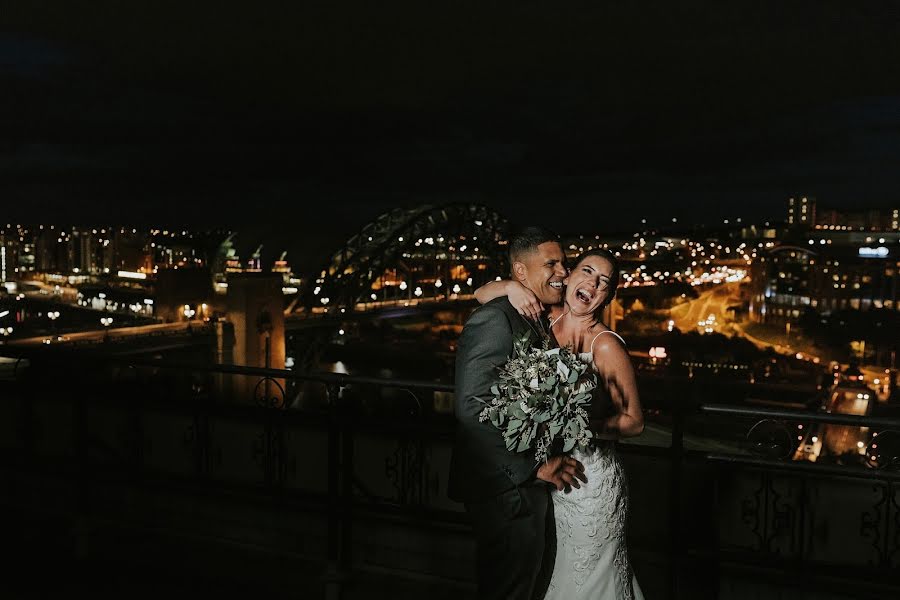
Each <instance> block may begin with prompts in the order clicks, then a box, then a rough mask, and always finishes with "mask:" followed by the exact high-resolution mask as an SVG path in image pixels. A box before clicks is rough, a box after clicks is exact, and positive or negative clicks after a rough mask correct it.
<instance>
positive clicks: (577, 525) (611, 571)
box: [475, 249, 644, 600]
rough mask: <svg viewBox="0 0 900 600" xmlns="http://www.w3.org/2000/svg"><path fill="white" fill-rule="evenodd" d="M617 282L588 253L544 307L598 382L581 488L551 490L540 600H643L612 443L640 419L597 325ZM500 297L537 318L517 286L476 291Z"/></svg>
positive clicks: (624, 363)
mask: <svg viewBox="0 0 900 600" xmlns="http://www.w3.org/2000/svg"><path fill="white" fill-rule="evenodd" d="M618 283H619V268H618V264H617V262H616V259H615V257H614V256H613V255H612V254H611V253H609V252H607V251H605V250H600V249H598V250H589V251H587V252H585V253H584V254H582V255H581V256H580V257H579V258H578V262H577V263H576V265H575V268H574V269H573V270H572V271H571V272H570V273H569V276H568V277H567V278H566V280H565V281H564V284H565V285H566V293H565V299H564V303H563V304H562V305H555V306H550V307H549V308H550V314H549V316H550V327H551V331H552V333H553V335H554V337H555V338H556V340H557V342H558V343H559V345H560V346H568V347H570V348H571V349H572V350H573V351H575V352H578V356H579V358H580V359H581V360H583V361H585V362H587V363H590V364H591V366H592V367H593V369H594V372H596V373H597V375H598V379H599V385H598V387H597V391H595V393H594V398H593V401H592V419H591V428H592V429H593V432H594V440H595V441H594V444H593V447H592V450H591V451H590V452H588V453H587V454H584V453H581V452H578V451H576V452H575V454H573V457H574V458H576V459H578V460H580V461H581V462H582V463H583V464H584V469H585V475H587V483H583V484H582V485H581V488H580V489H571V490H566V491H563V492H559V491H556V490H553V491H552V498H553V510H554V515H555V520H556V541H557V545H556V562H555V564H554V567H553V575H552V578H551V581H550V585H549V588H548V590H547V595H546V596H545V600H551V599H552V600H556V599H560V600H563V599H565V600H571V599H581V598H584V599H588V598H589V599H591V600H642V599H643V597H644V596H643V594H642V593H641V588H640V586H639V585H638V583H637V580H636V579H635V577H634V573H633V572H632V570H631V565H630V564H629V561H628V552H627V550H626V545H625V523H626V518H627V514H628V489H627V483H626V480H625V473H624V471H623V469H622V464H621V463H620V462H619V458H618V456H617V454H616V449H615V440H617V439H619V438H625V437H632V436H636V435H640V433H641V432H642V431H643V429H644V418H643V414H642V412H641V403H640V399H639V398H638V391H637V383H636V381H635V374H634V368H633V367H632V365H631V360H630V358H629V356H628V352H627V351H626V349H625V341H624V340H623V339H622V338H621V337H620V336H619V335H618V334H617V333H615V332H613V331H611V330H610V329H609V328H608V327H607V326H606V325H604V324H603V323H601V322H600V320H599V319H600V314H601V313H602V311H603V309H604V308H606V306H608V305H609V303H610V302H612V300H613V298H614V297H615V294H616V287H617V286H618ZM503 295H506V296H509V301H510V303H511V304H512V305H513V306H514V307H515V308H516V309H517V310H518V311H519V313H520V314H522V315H523V316H525V317H527V318H533V319H537V318H540V317H541V315H542V313H543V310H544V307H543V306H542V305H541V304H540V302H539V301H538V300H537V298H536V297H535V295H534V294H533V293H532V292H531V291H530V290H528V289H527V288H525V287H524V286H523V285H521V284H520V283H518V282H517V281H506V280H504V281H494V282H491V283H488V284H485V285H484V286H482V287H481V288H479V289H478V290H476V291H475V297H476V298H477V299H478V301H479V302H481V303H482V304H483V303H485V302H488V301H490V300H492V299H494V298H496V297H498V296H503Z"/></svg>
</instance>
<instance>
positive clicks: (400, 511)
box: [8, 351, 900, 598]
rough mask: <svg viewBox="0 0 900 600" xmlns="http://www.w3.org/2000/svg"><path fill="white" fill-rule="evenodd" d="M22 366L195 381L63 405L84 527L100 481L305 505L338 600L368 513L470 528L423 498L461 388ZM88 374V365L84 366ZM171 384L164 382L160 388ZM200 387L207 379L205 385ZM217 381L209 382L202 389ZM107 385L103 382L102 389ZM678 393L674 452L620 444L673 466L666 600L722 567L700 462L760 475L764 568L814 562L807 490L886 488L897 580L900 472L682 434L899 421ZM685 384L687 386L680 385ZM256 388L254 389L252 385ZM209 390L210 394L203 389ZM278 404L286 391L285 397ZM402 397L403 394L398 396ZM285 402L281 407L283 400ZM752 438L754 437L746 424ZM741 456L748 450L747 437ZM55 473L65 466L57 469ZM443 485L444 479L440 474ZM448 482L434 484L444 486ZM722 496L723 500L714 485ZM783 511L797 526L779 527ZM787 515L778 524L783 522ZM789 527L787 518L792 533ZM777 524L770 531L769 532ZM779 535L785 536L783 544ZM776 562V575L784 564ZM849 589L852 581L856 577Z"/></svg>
mask: <svg viewBox="0 0 900 600" xmlns="http://www.w3.org/2000/svg"><path fill="white" fill-rule="evenodd" d="M18 358H20V359H21V360H27V361H28V363H29V367H28V369H27V370H32V369H34V370H36V372H38V371H42V372H43V373H46V372H47V371H46V369H48V368H49V370H50V371H54V370H56V369H61V370H62V372H64V373H65V374H66V375H67V376H72V374H73V373H76V372H79V369H82V368H87V371H84V372H81V375H87V374H90V375H93V374H94V370H95V369H97V368H101V369H108V368H115V369H117V372H118V375H116V376H114V377H112V379H111V382H112V384H114V385H116V384H122V385H123V386H124V387H125V388H129V386H133V389H139V384H140V382H141V373H144V374H149V375H151V376H152V377H158V376H159V374H160V373H163V372H166V373H169V372H171V373H182V374H183V373H187V374H188V375H189V376H190V377H192V378H194V379H192V381H193V382H194V383H192V387H191V391H190V393H187V394H185V395H180V394H175V396H174V397H171V398H163V397H159V396H158V395H156V392H154V390H153V389H148V390H147V393H146V394H144V395H138V397H136V398H134V399H133V400H130V401H129V402H127V403H122V402H121V401H118V400H115V399H113V400H111V399H109V398H105V397H103V394H96V397H90V398H89V397H88V396H86V395H85V394H83V393H73V394H71V396H70V397H67V398H56V399H55V400H56V401H59V402H61V403H68V404H71V406H72V408H73V412H72V413H71V418H72V423H71V426H72V429H71V431H72V450H73V452H72V454H71V459H57V460H58V461H59V462H64V463H66V464H65V468H63V469H61V470H59V473H60V474H66V475H67V476H68V477H70V478H71V479H72V481H73V482H74V485H75V488H76V490H77V491H76V498H77V502H76V510H77V512H78V514H80V515H84V516H85V518H89V517H88V516H89V515H90V513H91V510H90V506H89V498H90V493H89V492H90V488H91V486H92V485H95V484H96V483H97V482H98V481H99V480H102V479H107V480H118V481H127V482H128V483H129V484H133V485H136V486H149V487H154V486H160V487H167V488H179V489H193V490H196V489H207V490H209V489H218V490H225V491H228V492H229V493H233V494H245V495H249V496H252V497H254V498H257V499H260V498H262V499H267V501H274V502H278V503H281V504H284V503H285V502H289V503H290V504H292V505H295V506H299V507H303V509H304V510H305V509H309V510H316V511H322V512H324V513H325V514H326V515H327V564H328V567H327V574H326V578H327V581H328V585H327V589H328V590H329V594H330V597H338V596H339V595H340V590H341V586H342V583H343V582H344V581H345V578H346V576H347V575H348V574H349V573H350V572H351V571H352V566H353V562H354V561H353V553H352V551H353V548H354V536H353V527H354V523H355V522H356V520H357V517H358V515H359V514H360V512H361V511H362V512H365V513H366V514H378V515H382V516H388V515H390V516H392V517H402V518H405V519H410V520H412V521H415V522H418V523H422V524H430V525H432V526H435V525H436V526H446V527H450V528H456V529H462V530H464V529H465V527H466V525H465V524H466V520H465V518H464V515H463V514H462V512H461V511H460V510H459V509H458V508H457V509H451V508H447V507H446V506H445V505H444V506H442V505H441V503H440V502H434V501H433V500H434V499H433V498H432V497H431V496H430V495H429V491H428V490H429V483H428V481H427V479H428V478H429V477H430V476H432V475H433V474H432V473H430V472H429V465H428V452H427V446H428V444H429V443H433V442H434V440H443V442H446V443H449V441H450V440H451V439H452V436H453V430H454V423H453V420H452V418H451V417H450V416H449V415H446V414H437V413H435V412H434V411H432V410H430V409H429V408H428V406H429V405H428V403H427V402H422V398H423V397H424V395H425V394H434V393H435V392H438V393H444V394H446V393H452V392H453V389H454V388H453V386H452V385H447V384H441V383H435V382H424V381H415V380H401V379H389V380H386V379H382V378H372V377H356V376H349V375H343V374H331V373H314V374H303V373H295V372H293V371H290V370H281V369H266V368H256V367H243V366H236V365H211V364H207V365H185V364H173V363H165V362H161V361H154V360H137V359H134V358H128V357H116V356H102V357H100V356H92V357H88V356H86V355H84V353H58V352H49V351H36V352H31V353H27V354H22V353H19V354H18ZM88 367H89V368H88ZM27 370H21V369H20V370H19V371H18V372H17V373H16V378H17V380H18V381H19V383H21V387H19V388H18V389H17V394H18V399H19V402H20V406H19V412H18V418H19V427H18V431H19V433H20V435H19V438H18V441H19V443H20V445H21V448H20V449H21V450H22V451H23V452H22V454H21V458H20V461H17V463H16V464H13V465H8V466H12V467H14V468H15V467H19V468H26V469H32V468H36V467H37V468H40V467H41V466H46V464H45V463H46V461H43V460H42V459H41V458H40V457H39V456H38V452H37V450H36V448H37V440H36V436H35V422H36V415H35V412H34V408H35V407H34V403H33V402H32V400H33V399H34V398H35V397H36V396H40V395H41V389H40V388H39V387H35V388H30V387H29V385H30V384H31V383H32V380H29V378H28V377H27V372H26V371H27ZM198 375H205V376H206V377H214V376H220V375H232V376H240V377H249V378H256V379H258V380H259V381H260V382H262V381H272V382H275V383H278V382H279V381H292V382H295V383H307V384H311V383H314V384H320V385H322V386H323V387H324V391H325V396H326V400H327V401H326V402H325V404H324V405H323V406H322V407H320V408H314V409H302V410H298V409H292V408H287V409H285V408H284V407H285V402H284V401H282V402H280V403H278V402H270V401H269V400H270V396H268V395H265V396H264V397H263V400H264V402H263V403H262V404H260V403H259V398H258V397H256V396H254V397H253V398H245V403H243V404H231V403H222V402H217V401H215V399H214V398H213V397H212V396H210V395H208V394H206V395H204V393H203V389H202V387H201V389H199V390H198V389H197V387H196V386H195V385H194V384H195V383H196V381H197V379H196V376H198ZM79 379H82V378H81V377H80V376H74V380H73V383H72V385H74V386H76V387H77V386H78V385H79V384H82V385H88V386H89V385H93V384H96V380H94V379H90V378H84V379H83V380H82V381H78V380H79ZM161 379H162V380H163V381H165V379H166V378H165V377H162V378H161ZM200 379H201V380H202V377H201V378H200ZM207 381H209V380H207ZM106 383H109V381H107V382H106ZM676 383H677V385H675V386H673V387H672V389H671V390H670V393H672V394H673V396H672V398H676V399H677V400H678V401H672V402H670V403H669V406H670V408H671V443H670V445H669V446H667V447H647V446H637V445H632V444H621V445H620V448H621V449H622V451H623V454H624V455H625V457H626V458H627V457H629V456H633V457H636V458H637V457H649V458H650V459H652V460H655V461H661V462H664V463H666V464H667V466H668V477H669V479H668V483H667V484H666V488H667V491H668V493H667V496H668V511H667V512H668V519H667V520H668V534H669V535H668V543H667V546H668V548H667V551H666V553H665V554H666V555H667V557H668V572H667V577H666V579H667V583H666V587H667V589H668V591H669V597H670V598H680V597H683V596H684V594H685V591H684V589H683V584H684V582H685V572H686V570H687V569H686V566H685V562H686V561H689V560H692V556H693V557H697V556H700V557H703V558H704V559H705V560H712V561H714V562H715V564H717V565H719V564H720V562H721V561H722V560H724V559H722V558H720V557H718V556H717V555H719V554H720V550H721V549H719V548H705V549H704V548H703V547H702V546H703V544H702V543H698V544H694V545H693V547H692V548H690V547H689V546H691V544H689V543H688V540H687V538H688V537H690V536H688V535H687V532H686V528H685V519H686V517H688V516H691V515H692V514H693V513H692V511H691V507H688V506H685V499H684V496H685V491H686V486H687V484H686V475H687V474H688V471H689V470H690V469H691V468H693V466H697V465H701V466H703V468H713V469H721V468H726V469H735V468H740V469H744V470H747V471H748V472H750V473H752V474H754V475H758V476H759V485H758V487H756V488H755V489H753V490H751V492H750V494H749V500H748V501H747V502H746V503H745V504H743V505H742V513H741V514H742V518H743V519H745V521H746V522H747V523H749V525H748V527H749V529H750V532H751V534H752V535H753V539H755V540H756V541H757V542H758V544H757V545H756V547H755V548H749V549H748V550H749V554H752V555H754V556H755V557H756V558H759V557H760V556H763V558H766V559H767V560H761V561H760V560H754V561H753V562H755V563H758V564H759V565H763V566H765V567H766V568H770V569H773V568H774V569H778V568H782V569H785V568H790V569H797V568H803V569H804V572H809V570H810V569H812V567H813V566H815V564H817V561H815V560H808V559H807V555H806V553H807V551H808V550H809V548H808V547H807V548H805V547H804V544H805V543H807V538H808V537H809V535H808V534H809V531H808V530H807V529H806V528H808V527H810V525H809V519H810V516H809V514H808V513H807V508H808V506H809V496H810V487H811V486H812V485H813V484H812V483H811V481H812V480H817V479H822V478H824V479H825V480H838V479H840V480H843V479H855V480H860V481H864V482H869V483H871V484H872V485H873V486H875V487H876V488H877V490H878V496H877V497H876V499H875V502H874V503H873V505H872V507H871V510H870V511H867V512H866V513H864V514H863V516H862V517H861V521H860V535H861V536H864V537H866V539H869V538H871V539H872V543H873V546H874V548H875V550H876V551H877V555H878V560H877V564H875V565H872V567H873V568H874V571H872V572H875V573H878V574H886V573H890V572H891V570H892V569H894V568H895V567H896V563H897V559H898V558H900V505H898V498H897V485H896V484H897V481H898V480H900V473H898V472H897V471H896V470H894V469H895V468H896V467H897V463H896V462H891V461H887V462H884V463H883V464H882V465H878V466H879V467H880V468H865V467H851V466H836V465H819V464H810V463H804V462H795V461H792V460H790V459H789V458H788V457H782V458H780V459H773V458H765V457H761V456H759V455H755V454H753V453H752V452H741V453H728V452H720V451H703V450H688V449H686V448H685V436H686V426H687V425H689V424H690V422H691V421H692V420H693V419H697V418H698V417H700V418H702V417H703V416H704V415H706V416H716V417H727V418H746V419H751V420H752V421H755V422H756V423H757V424H758V423H759V422H761V420H769V421H772V422H775V423H779V422H797V421H799V422H803V423H822V424H836V425H851V426H865V427H870V428H879V429H881V430H894V431H900V420H893V419H884V418H871V417H858V416H849V415H835V414H823V413H810V412H800V411H787V410H770V409H755V408H753V409H749V408H746V407H741V406H733V405H722V404H693V405H692V403H691V402H685V401H683V400H684V398H683V397H682V398H678V396H679V395H688V396H689V395H690V386H691V385H692V383H691V382H690V381H686V380H684V379H683V378H679V379H678V381H677V382H676ZM686 386H687V387H686ZM256 387H258V385H257V386H249V387H248V388H247V389H255V388H256ZM359 388H363V389H370V388H375V389H378V390H384V389H393V390H401V391H403V390H405V393H406V395H408V397H409V398H410V399H415V404H411V403H407V404H406V405H405V406H406V409H405V410H404V412H403V416H402V418H396V417H392V418H385V417H380V416H379V415H378V414H377V413H373V414H365V413H364V412H363V411H361V410H360V405H359V400H360V398H359V397H355V398H354V397H353V394H352V393H351V392H352V391H353V390H356V389H359ZM206 391H208V390H206ZM281 393H282V395H283V394H284V389H282V390H281ZM401 397H406V396H404V395H403V394H401ZM282 400H283V398H282ZM94 405H96V406H106V407H112V408H115V409H117V410H122V411H125V413H126V414H127V415H128V419H129V421H128V423H129V427H130V433H129V439H130V440H131V445H130V446H129V447H127V448H126V450H125V452H124V454H123V455H122V456H124V458H123V459H122V460H120V461H118V462H114V463H113V464H110V463H109V462H108V461H100V462H102V463H103V464H98V461H96V460H95V458H94V457H93V455H92V443H93V441H92V433H91V424H90V422H89V414H88V413H89V409H90V408H91V407H92V406H94ZM150 410H153V411H162V412H165V413H166V414H169V415H180V416H187V417H189V418H190V425H189V427H188V433H187V434H186V435H185V446H186V448H187V449H188V450H189V453H190V455H191V458H192V469H191V472H190V473H183V474H181V475H173V474H171V473H168V474H166V473H161V472H159V471H158V470H157V469H154V468H152V467H151V466H150V465H149V464H148V461H147V460H146V456H145V447H144V446H145V443H146V440H147V435H148V433H147V427H146V417H147V415H148V411H150ZM217 419H231V420H238V421H240V422H241V423H244V424H247V425H250V426H253V427H257V428H258V429H259V435H258V439H257V442H258V443H257V444H256V445H255V448H256V456H255V459H256V462H257V465H258V467H259V469H260V472H261V475H262V476H261V479H260V480H259V482H257V483H241V484H237V483H234V482H227V481H224V480H222V479H217V477H216V470H217V464H218V462H219V461H221V460H222V459H221V456H220V453H221V448H217V447H216V443H214V441H213V436H212V434H211V429H212V424H213V422H214V421H215V420H217ZM295 428H302V429H309V430H313V431H320V432H324V433H325V434H326V437H325V445H326V447H327V452H326V453H325V455H324V459H325V461H326V463H327V466H326V468H325V470H324V471H325V474H326V478H327V481H326V482H325V486H324V490H322V491H318V492H316V491H310V490H308V489H298V488H296V487H295V486H292V485H290V483H289V482H288V479H289V477H288V473H289V471H290V469H291V461H292V460H295V459H296V456H294V457H292V456H289V452H288V449H287V441H286V439H287V436H288V434H289V432H290V431H291V430H293V429H295ZM751 430H752V428H751ZM371 435H377V436H379V437H380V438H387V439H390V440H391V441H392V442H394V443H396V444H397V449H396V452H395V453H394V454H393V455H392V456H390V457H388V458H387V459H385V464H384V473H383V477H384V479H386V480H389V481H390V483H391V484H392V486H393V489H394V491H395V492H396V493H395V494H394V496H393V497H386V496H385V495H384V494H379V493H378V492H376V491H373V490H371V489H368V487H367V485H366V482H364V481H362V480H361V477H360V475H359V473H358V472H357V470H356V466H355V464H354V457H355V456H356V455H357V444H359V443H361V440H363V439H364V438H366V437H367V436H371ZM747 446H748V447H749V448H750V450H752V449H753V441H752V440H749V443H748V444H747ZM57 466H59V465H57ZM781 474H788V475H790V476H791V477H793V476H796V477H798V478H799V482H800V483H799V486H800V488H799V491H798V492H797V493H796V495H795V496H791V499H790V505H788V504H787V503H786V502H787V500H786V496H785V493H784V492H783V491H781V490H780V489H779V488H778V486H779V485H782V482H780V481H778V477H779V476H780V475H781ZM440 476H445V474H443V473H441V474H440ZM439 487H440V486H439V485H438V486H430V488H431V489H432V490H433V489H434V488H439ZM713 493H714V495H715V496H716V497H717V498H718V497H720V496H721V490H719V488H718V487H715V486H714V487H713ZM786 514H789V518H788V517H785V515H786ZM779 519H780V521H779ZM785 519H788V520H789V521H790V522H789V523H788V524H787V525H785V523H786V521H785ZM773 523H774V525H773ZM785 528H787V529H790V530H791V531H790V532H789V534H784V530H785ZM780 535H788V537H790V538H791V539H794V538H796V539H797V540H799V541H798V544H799V547H796V548H793V550H792V551H791V552H790V553H789V554H790V556H788V557H787V558H785V557H784V556H782V554H781V553H779V552H773V548H775V546H777V543H776V542H777V539H776V538H777V537H778V536H780ZM732 554H734V556H735V557H736V560H738V561H742V560H747V556H748V553H747V552H744V553H740V552H738V553H732ZM781 561H784V562H782V563H781V566H780V567H779V562H781ZM859 572H860V573H863V574H862V575H858V577H859V578H860V580H861V578H862V577H865V576H866V575H865V573H869V572H870V571H867V570H865V569H863V570H861V571H859ZM851 579H852V577H851Z"/></svg>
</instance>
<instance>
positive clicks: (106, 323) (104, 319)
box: [100, 317, 113, 327]
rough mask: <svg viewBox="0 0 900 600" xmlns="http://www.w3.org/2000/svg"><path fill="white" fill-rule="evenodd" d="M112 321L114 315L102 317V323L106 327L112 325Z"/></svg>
mask: <svg viewBox="0 0 900 600" xmlns="http://www.w3.org/2000/svg"><path fill="white" fill-rule="evenodd" d="M112 322H113V318H112V317H100V323H102V324H103V326H104V327H109V326H110V325H112Z"/></svg>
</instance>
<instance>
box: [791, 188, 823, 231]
mask: <svg viewBox="0 0 900 600" xmlns="http://www.w3.org/2000/svg"><path fill="white" fill-rule="evenodd" d="M787 221H788V227H800V228H812V226H813V225H815V224H816V199H815V198H810V197H807V196H799V197H797V198H794V197H791V198H788V219H787Z"/></svg>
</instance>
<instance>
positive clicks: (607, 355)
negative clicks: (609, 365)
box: [593, 323, 628, 361]
mask: <svg viewBox="0 0 900 600" xmlns="http://www.w3.org/2000/svg"><path fill="white" fill-rule="evenodd" d="M593 329H594V336H595V338H594V341H593V344H594V346H593V352H594V357H596V358H600V359H602V360H603V361H610V360H616V359H618V360H622V359H627V358H628V349H627V348H626V347H625V343H624V341H623V340H622V338H621V337H620V336H619V334H617V333H616V332H614V331H612V330H611V329H610V328H609V327H606V326H605V325H603V324H601V323H598V324H597V325H595V326H594V328H593Z"/></svg>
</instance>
